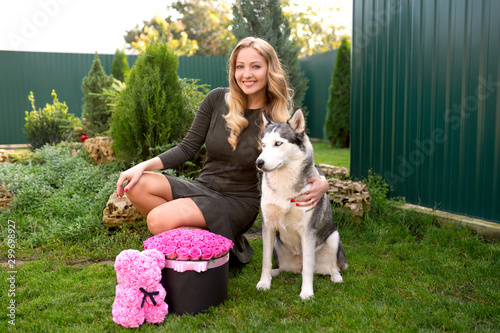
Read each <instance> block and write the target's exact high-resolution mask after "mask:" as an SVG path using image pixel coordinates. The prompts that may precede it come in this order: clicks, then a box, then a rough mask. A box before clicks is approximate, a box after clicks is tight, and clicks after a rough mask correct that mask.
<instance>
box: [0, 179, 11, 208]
mask: <svg viewBox="0 0 500 333" xmlns="http://www.w3.org/2000/svg"><path fill="white" fill-rule="evenodd" d="M13 199H14V196H13V195H12V194H11V193H10V192H9V190H7V189H6V188H5V187H4V186H2V185H1V184H0V208H3V209H11V208H12V207H11V205H10V203H11V202H12V200H13Z"/></svg>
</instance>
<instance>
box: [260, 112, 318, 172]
mask: <svg viewBox="0 0 500 333" xmlns="http://www.w3.org/2000/svg"><path fill="white" fill-rule="evenodd" d="M262 121H263V124H264V133H263V134H262V140H261V144H262V152H261V154H260V155H259V157H258V158H257V161H256V162H255V164H256V166H257V168H258V169H259V170H260V171H263V172H270V171H273V170H276V169H279V168H281V167H283V166H285V165H287V164H288V163H289V162H290V161H293V160H299V159H300V160H301V159H303V158H304V155H305V153H306V146H305V145H306V144H307V143H308V142H309V140H307V135H306V133H305V130H306V121H305V118H304V113H303V112H302V109H301V108H297V109H296V110H295V111H294V112H293V114H292V116H291V117H290V119H288V121H287V122H283V123H276V122H273V121H272V120H271V119H270V118H269V116H268V115H267V113H266V112H265V111H263V112H262Z"/></svg>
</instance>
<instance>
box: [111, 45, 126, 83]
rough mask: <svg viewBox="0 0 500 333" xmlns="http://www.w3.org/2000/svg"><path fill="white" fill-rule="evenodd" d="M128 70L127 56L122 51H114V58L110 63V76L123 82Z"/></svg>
mask: <svg viewBox="0 0 500 333" xmlns="http://www.w3.org/2000/svg"><path fill="white" fill-rule="evenodd" d="M129 71H130V68H129V66H128V61H127V56H126V55H125V52H123V51H122V50H118V49H116V52H115V57H114V58H113V62H111V75H113V77H114V78H115V79H117V80H120V81H122V82H125V77H126V76H127V75H128V73H129Z"/></svg>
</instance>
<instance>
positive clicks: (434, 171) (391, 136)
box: [351, 0, 500, 222]
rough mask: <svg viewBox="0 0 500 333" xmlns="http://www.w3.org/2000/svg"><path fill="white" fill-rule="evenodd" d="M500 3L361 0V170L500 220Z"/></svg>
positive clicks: (355, 78) (356, 79) (442, 204)
mask: <svg viewBox="0 0 500 333" xmlns="http://www.w3.org/2000/svg"><path fill="white" fill-rule="evenodd" d="M499 17H500V1H497V0H483V1H466V0H443V1H431V0H399V1H396V0H354V19H353V36H352V49H351V55H352V76H351V78H352V79H351V174H352V175H353V176H356V177H361V176H367V174H368V170H369V169H372V170H373V171H374V172H376V173H378V174H381V175H383V176H384V178H385V179H386V181H387V182H388V184H389V185H391V186H392V188H393V192H392V194H393V195H394V196H404V197H405V198H406V200H407V201H408V202H410V203H414V204H420V205H422V206H426V207H430V208H437V209H441V210H445V211H449V212H452V213H458V214H462V215H467V216H471V217H478V218H482V219H486V220H491V221H496V222H500V189H499V185H500V184H499V180H500V179H499V176H500V84H499V81H500V52H499V47H500V20H499V19H498V18H499Z"/></svg>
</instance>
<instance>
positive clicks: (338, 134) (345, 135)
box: [324, 38, 351, 148]
mask: <svg viewBox="0 0 500 333" xmlns="http://www.w3.org/2000/svg"><path fill="white" fill-rule="evenodd" d="M350 48H351V47H350V43H349V41H348V40H347V39H345V38H344V39H343V40H342V44H341V45H340V47H339V50H338V52H337V59H336V60H335V68H334V69H333V72H332V84H331V85H330V88H329V92H330V96H329V98H328V102H327V106H326V107H327V113H326V119H325V127H324V131H325V138H326V139H328V141H330V143H331V144H332V146H334V147H338V148H347V147H349V136H350V133H351V129H350V118H351V55H350Z"/></svg>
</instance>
